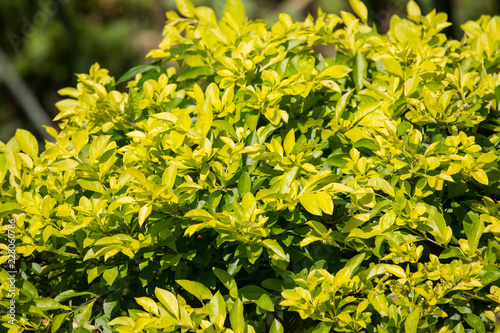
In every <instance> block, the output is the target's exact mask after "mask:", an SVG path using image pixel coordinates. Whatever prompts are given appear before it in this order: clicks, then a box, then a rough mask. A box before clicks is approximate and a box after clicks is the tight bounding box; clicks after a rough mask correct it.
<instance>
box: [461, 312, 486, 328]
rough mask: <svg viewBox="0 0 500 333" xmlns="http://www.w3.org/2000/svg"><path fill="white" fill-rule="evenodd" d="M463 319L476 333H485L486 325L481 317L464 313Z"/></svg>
mask: <svg viewBox="0 0 500 333" xmlns="http://www.w3.org/2000/svg"><path fill="white" fill-rule="evenodd" d="M465 321H466V322H467V324H469V325H470V326H471V327H472V328H473V329H475V330H476V332H477V333H486V327H485V326H484V322H483V321H482V319H481V317H479V316H477V315H475V314H473V313H467V314H466V315H465Z"/></svg>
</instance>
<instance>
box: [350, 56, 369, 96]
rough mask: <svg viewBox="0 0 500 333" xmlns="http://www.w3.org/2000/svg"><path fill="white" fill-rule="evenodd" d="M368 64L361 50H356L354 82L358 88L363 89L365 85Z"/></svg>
mask: <svg viewBox="0 0 500 333" xmlns="http://www.w3.org/2000/svg"><path fill="white" fill-rule="evenodd" d="M367 66H368V64H367V63H366V60H365V57H364V56H363V54H362V53H361V52H359V51H358V52H356V56H355V57H354V67H353V73H352V74H353V79H354V84H355V85H356V89H357V90H358V91H361V89H363V86H364V80H365V77H366V75H367Z"/></svg>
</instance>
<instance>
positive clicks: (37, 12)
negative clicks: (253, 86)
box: [0, 0, 500, 142]
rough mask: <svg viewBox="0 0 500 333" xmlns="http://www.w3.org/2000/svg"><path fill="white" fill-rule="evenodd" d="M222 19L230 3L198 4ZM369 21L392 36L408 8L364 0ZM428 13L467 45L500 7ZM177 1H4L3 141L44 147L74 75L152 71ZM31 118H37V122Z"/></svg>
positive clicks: (262, 9) (283, 3) (0, 31)
mask: <svg viewBox="0 0 500 333" xmlns="http://www.w3.org/2000/svg"><path fill="white" fill-rule="evenodd" d="M242 1H243V3H244V5H245V8H246V10H247V14H248V16H249V17H250V18H262V19H265V20H267V21H268V22H269V23H270V24H272V23H274V22H275V21H276V20H277V18H278V15H279V13H281V12H286V13H288V14H289V15H291V16H292V18H294V19H295V20H300V19H303V18H304V17H305V15H307V13H312V14H313V15H314V14H315V13H316V11H317V8H318V7H321V8H322V9H323V10H324V11H326V12H331V13H339V12H340V10H350V7H349V4H348V0H242ZM193 2H194V3H195V5H205V6H210V7H212V8H213V9H214V10H215V11H216V13H217V14H218V15H219V17H220V14H221V12H222V10H223V8H224V2H225V0H193ZM364 2H365V4H366V5H367V7H368V9H369V13H370V15H369V16H370V21H371V22H372V23H375V24H376V25H377V26H378V29H379V31H380V32H385V31H386V30H387V27H388V24H389V20H390V17H391V16H392V15H393V14H397V15H399V16H405V15H406V10H405V8H406V3H407V0H364ZM417 3H418V4H419V5H420V7H421V9H422V13H424V14H427V13H428V12H429V11H431V10H432V9H433V8H436V9H437V10H438V11H442V12H447V13H448V16H449V20H450V21H451V22H453V26H452V27H450V28H449V29H448V30H447V31H446V33H447V34H448V35H449V36H451V37H454V38H458V39H459V38H461V37H462V35H461V32H460V31H461V30H460V24H462V23H464V22H466V21H467V20H471V19H477V18H479V16H480V15H482V14H487V15H497V14H498V13H499V9H500V0H418V1H417ZM173 9H175V1H174V0H85V1H82V0H80V1H78V0H15V1H6V0H3V1H0V22H1V23H0V141H4V142H6V141H7V140H9V139H10V138H11V137H12V136H13V135H14V133H15V130H16V129H17V128H25V129H28V130H31V131H32V132H33V133H35V134H36V135H37V136H38V137H39V138H40V139H42V138H43V137H44V136H43V133H44V132H45V130H43V129H41V125H42V124H47V123H50V119H52V118H53V117H54V116H55V115H56V114H57V109H56V108H55V106H54V104H55V103H56V102H57V101H58V100H59V98H60V97H59V96H58V95H57V90H59V89H61V88H64V87H67V86H74V85H75V84H76V77H75V75H74V73H83V72H88V69H89V67H90V66H91V65H92V64H93V63H95V62H99V63H100V64H101V66H102V67H105V68H107V69H109V70H110V73H111V75H113V76H115V77H116V78H118V77H120V76H121V75H122V74H123V73H125V72H126V70H127V69H129V68H130V67H133V66H137V65H140V64H144V63H148V62H149V60H148V59H146V58H145V55H146V53H147V52H148V51H149V50H151V49H153V48H156V47H157V45H158V43H159V42H160V41H161V31H162V28H163V25H164V22H165V12H166V11H167V10H173ZM30 114H31V116H30Z"/></svg>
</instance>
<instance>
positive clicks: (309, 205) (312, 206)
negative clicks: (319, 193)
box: [300, 193, 322, 216]
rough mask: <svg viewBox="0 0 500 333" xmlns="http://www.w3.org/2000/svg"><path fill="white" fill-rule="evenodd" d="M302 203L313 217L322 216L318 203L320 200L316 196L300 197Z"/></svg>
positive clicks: (311, 194)
mask: <svg viewBox="0 0 500 333" xmlns="http://www.w3.org/2000/svg"><path fill="white" fill-rule="evenodd" d="M300 203H301V204H302V206H304V208H305V209H306V210H307V211H308V212H309V213H311V214H313V215H318V216H321V215H322V212H321V208H320V206H319V203H318V199H317V198H316V194H314V193H309V194H306V195H303V196H302V197H300Z"/></svg>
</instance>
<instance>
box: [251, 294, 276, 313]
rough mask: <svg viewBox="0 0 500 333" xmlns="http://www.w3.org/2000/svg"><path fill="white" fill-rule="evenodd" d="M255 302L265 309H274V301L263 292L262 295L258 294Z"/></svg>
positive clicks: (271, 310)
mask: <svg viewBox="0 0 500 333" xmlns="http://www.w3.org/2000/svg"><path fill="white" fill-rule="evenodd" d="M255 304H257V306H258V307H260V308H261V309H264V310H266V311H270V312H273V311H274V302H273V300H272V299H271V297H270V296H269V295H267V294H263V295H262V296H260V297H259V299H258V300H256V301H255Z"/></svg>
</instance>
